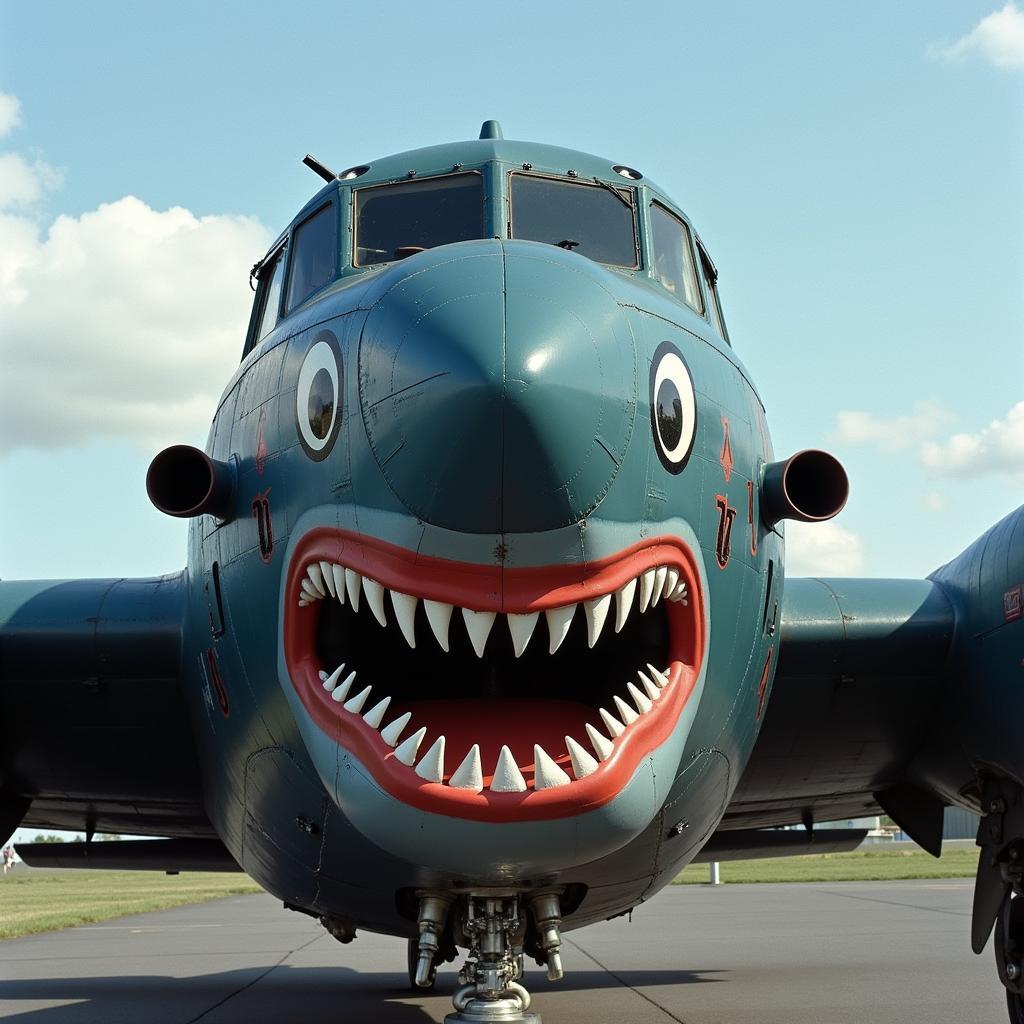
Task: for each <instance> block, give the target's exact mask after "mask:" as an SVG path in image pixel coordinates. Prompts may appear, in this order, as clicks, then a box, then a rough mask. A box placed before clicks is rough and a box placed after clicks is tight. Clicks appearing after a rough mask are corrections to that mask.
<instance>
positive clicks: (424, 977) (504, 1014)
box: [409, 891, 563, 1024]
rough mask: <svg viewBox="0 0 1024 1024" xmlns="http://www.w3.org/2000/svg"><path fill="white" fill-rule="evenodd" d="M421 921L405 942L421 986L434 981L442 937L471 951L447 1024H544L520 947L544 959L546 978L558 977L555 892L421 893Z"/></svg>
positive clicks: (558, 923) (558, 924) (559, 919)
mask: <svg viewBox="0 0 1024 1024" xmlns="http://www.w3.org/2000/svg"><path fill="white" fill-rule="evenodd" d="M418 923H419V939H418V940H416V941H415V945H414V944H413V943H412V942H411V943H410V946H409V969H410V975H411V976H412V978H413V980H414V981H415V984H416V985H417V986H418V987H420V988H430V987H431V986H432V985H433V983H434V977H435V973H436V964H435V960H436V958H437V955H438V951H439V950H440V949H441V947H442V945H443V944H444V942H445V938H446V935H449V934H450V936H451V939H453V940H454V942H455V943H457V944H458V945H459V946H464V947H465V948H466V949H468V951H469V952H468V954H467V956H466V962H465V963H464V964H463V966H462V969H461V970H460V971H459V987H458V988H457V989H456V990H455V994H454V995H453V996H452V1004H453V1006H454V1011H453V1012H452V1013H450V1014H448V1016H447V1017H445V1024H499V1022H500V1024H541V1018H540V1014H538V1013H536V1012H534V1011H532V1010H531V1009H530V1003H531V999H530V993H529V992H528V991H527V990H526V988H525V986H524V985H523V983H522V978H523V958H524V948H528V949H529V951H530V952H531V953H532V954H534V955H536V956H537V958H538V961H539V962H544V963H546V964H547V968H548V978H549V979H550V980H551V981H558V980H559V979H561V978H562V976H563V970H562V958H561V946H562V938H561V933H560V928H561V923H562V915H561V906H560V902H559V893H558V892H555V891H550V892H537V893H529V894H523V893H514V892H504V891H503V892H494V893H466V894H464V895H459V896H451V895H448V894H442V893H420V905H419V922H418ZM449 929H450V933H449V931H448V930H449Z"/></svg>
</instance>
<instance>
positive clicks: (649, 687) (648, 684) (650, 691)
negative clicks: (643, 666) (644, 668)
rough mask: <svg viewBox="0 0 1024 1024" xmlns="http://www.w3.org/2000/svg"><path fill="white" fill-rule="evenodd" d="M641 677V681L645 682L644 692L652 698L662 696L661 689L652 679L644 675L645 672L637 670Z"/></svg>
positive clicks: (655, 698)
mask: <svg viewBox="0 0 1024 1024" xmlns="http://www.w3.org/2000/svg"><path fill="white" fill-rule="evenodd" d="M637 675H638V676H639V677H640V682H641V683H643V687H644V693H646V694H647V696H648V697H650V698H651V700H657V699H658V698H659V697H660V696H661V690H659V689H658V687H657V686H656V685H655V684H654V683H653V682H652V681H651V679H650V678H649V677H648V676H646V675H644V673H643V672H637Z"/></svg>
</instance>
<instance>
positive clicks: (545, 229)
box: [510, 174, 638, 269]
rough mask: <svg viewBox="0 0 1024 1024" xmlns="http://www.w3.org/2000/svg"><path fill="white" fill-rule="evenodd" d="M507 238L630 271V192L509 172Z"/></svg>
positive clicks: (633, 259) (633, 256)
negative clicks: (567, 251) (546, 245)
mask: <svg viewBox="0 0 1024 1024" xmlns="http://www.w3.org/2000/svg"><path fill="white" fill-rule="evenodd" d="M510 190H511V194H510V203H511V214H512V217H511V235H512V237H513V238H528V239H531V240H533V241H535V242H547V243H549V244H550V245H558V246H561V247H562V248H563V249H572V250H573V251H574V252H578V253H581V254H582V255H584V256H589V257H590V258H591V259H592V260H597V262H598V263H611V264H613V265H614V266H617V267H629V268H631V269H635V268H636V267H637V266H638V263H637V245H636V217H635V215H634V210H633V198H632V197H633V190H632V189H624V188H615V187H613V186H611V185H601V184H596V183H595V184H588V183H584V182H576V181H565V180H563V179H559V178H542V177H538V176H537V175H533V174H513V175H512V176H511V183H510Z"/></svg>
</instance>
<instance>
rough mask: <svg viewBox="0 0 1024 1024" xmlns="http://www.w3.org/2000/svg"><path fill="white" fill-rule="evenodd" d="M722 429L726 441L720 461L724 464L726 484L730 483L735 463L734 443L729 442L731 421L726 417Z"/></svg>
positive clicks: (723, 443)
mask: <svg viewBox="0 0 1024 1024" xmlns="http://www.w3.org/2000/svg"><path fill="white" fill-rule="evenodd" d="M722 429H723V430H724V431H725V439H724V440H723V441H722V454H721V455H719V456H718V461H719V462H720V463H721V464H722V472H723V473H724V474H725V482H726V483H728V482H729V478H730V477H731V476H732V469H733V466H734V465H735V463H734V462H733V459H732V442H731V441H730V440H729V419H728V417H726V416H723V417H722Z"/></svg>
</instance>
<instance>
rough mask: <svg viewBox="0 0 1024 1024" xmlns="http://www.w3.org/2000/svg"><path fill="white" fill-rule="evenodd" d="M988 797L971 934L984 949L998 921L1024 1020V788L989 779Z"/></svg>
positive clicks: (1000, 961) (1016, 1010)
mask: <svg viewBox="0 0 1024 1024" xmlns="http://www.w3.org/2000/svg"><path fill="white" fill-rule="evenodd" d="M982 803H983V806H984V809H985V811H986V813H985V816H984V817H983V818H982V819H981V823H980V825H979V827H978V845H979V846H980V847H981V856H980V858H979V860H978V879H977V881H976V882H975V887H974V915H973V920H972V936H971V939H972V944H973V948H974V951H975V952H976V953H980V952H981V950H982V948H983V947H984V946H985V944H986V941H987V939H988V936H989V932H990V931H991V930H992V922H993V920H994V921H995V932H996V941H995V952H996V970H997V971H998V973H999V980H1000V981H1001V982H1002V983H1003V986H1004V987H1005V989H1006V1007H1007V1010H1008V1011H1009V1014H1010V1022H1011V1024H1024V792H1022V790H1021V788H1020V787H1019V786H1017V785H1016V784H1014V783H1012V782H1009V781H1008V780H1005V779H989V780H987V782H986V784H985V787H984V790H983V796H982Z"/></svg>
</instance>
